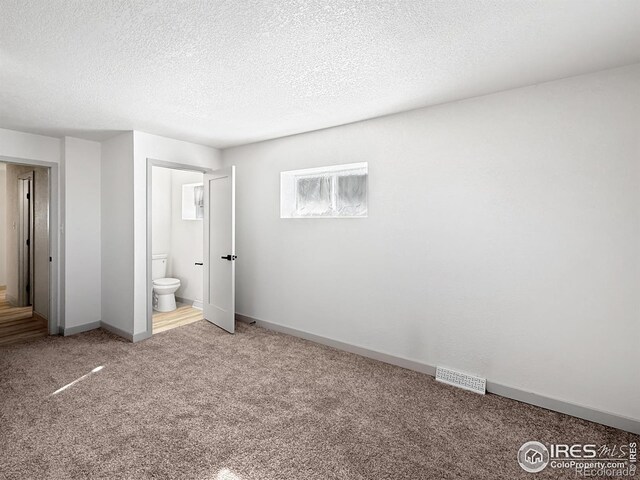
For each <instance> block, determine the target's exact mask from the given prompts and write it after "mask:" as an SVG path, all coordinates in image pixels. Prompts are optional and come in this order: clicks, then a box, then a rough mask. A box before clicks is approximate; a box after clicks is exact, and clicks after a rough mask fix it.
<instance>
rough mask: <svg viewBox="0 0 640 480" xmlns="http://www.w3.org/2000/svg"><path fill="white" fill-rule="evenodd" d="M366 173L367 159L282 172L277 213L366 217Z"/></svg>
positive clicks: (287, 216)
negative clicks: (278, 210)
mask: <svg viewBox="0 0 640 480" xmlns="http://www.w3.org/2000/svg"><path fill="white" fill-rule="evenodd" d="M367 177H368V164H367V163H366V162H365V163H351V164H348V165H334V166H331V167H321V168H309V169H305V170H291V171H288V172H282V173H281V174H280V217H281V218H335V217H348V218H350V217H366V216H367Z"/></svg>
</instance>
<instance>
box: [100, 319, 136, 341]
mask: <svg viewBox="0 0 640 480" xmlns="http://www.w3.org/2000/svg"><path fill="white" fill-rule="evenodd" d="M100 327H101V328H104V329H105V330H107V331H109V332H111V333H113V334H115V335H117V336H119V337H122V338H124V339H126V340H129V341H130V342H133V335H132V334H131V333H129V332H125V331H124V330H122V329H120V328H118V327H114V326H113V325H109V324H108V323H104V322H100Z"/></svg>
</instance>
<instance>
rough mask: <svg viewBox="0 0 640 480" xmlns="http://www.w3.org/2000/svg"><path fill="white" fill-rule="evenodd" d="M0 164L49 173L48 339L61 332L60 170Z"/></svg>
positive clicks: (20, 161) (51, 165)
mask: <svg viewBox="0 0 640 480" xmlns="http://www.w3.org/2000/svg"><path fill="white" fill-rule="evenodd" d="M0 162H2V163H10V164H13V165H24V166H29V167H42V168H48V169H49V211H48V218H47V233H48V237H49V257H50V258H51V260H50V261H49V312H48V314H49V320H48V323H49V335H59V334H61V333H62V331H63V329H64V322H60V319H64V242H62V238H61V236H62V228H61V226H60V228H59V227H58V225H60V219H61V218H63V217H64V211H63V210H62V208H63V207H62V206H61V205H62V203H63V202H61V200H62V199H61V198H60V190H59V185H60V184H59V182H60V180H59V175H60V166H59V164H58V163H56V162H45V161H42V160H31V159H28V158H17V157H9V156H6V155H0Z"/></svg>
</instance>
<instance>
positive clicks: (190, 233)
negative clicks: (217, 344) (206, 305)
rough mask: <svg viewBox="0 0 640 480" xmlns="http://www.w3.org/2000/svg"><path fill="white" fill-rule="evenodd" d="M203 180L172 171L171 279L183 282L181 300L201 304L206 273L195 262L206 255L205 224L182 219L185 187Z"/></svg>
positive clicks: (191, 174) (192, 173)
mask: <svg viewBox="0 0 640 480" xmlns="http://www.w3.org/2000/svg"><path fill="white" fill-rule="evenodd" d="M202 181H203V174H202V173H199V172H188V171H184V170H172V171H171V188H172V196H171V197H172V198H171V204H172V208H171V251H170V268H171V276H172V277H175V278H179V279H180V288H179V289H178V291H177V292H176V296H177V297H180V298H183V299H185V300H197V301H200V302H201V301H202V288H203V286H202V283H203V276H204V272H203V270H202V267H201V266H199V265H196V264H195V263H196V262H202V259H203V254H204V245H203V243H204V230H203V228H202V225H203V222H202V220H183V219H182V185H184V184H188V183H202Z"/></svg>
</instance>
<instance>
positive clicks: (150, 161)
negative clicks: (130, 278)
mask: <svg viewBox="0 0 640 480" xmlns="http://www.w3.org/2000/svg"><path fill="white" fill-rule="evenodd" d="M153 167H163V168H170V169H173V170H186V171H189V172H198V173H202V174H205V173H213V172H215V171H216V170H217V169H218V168H220V167H217V168H209V167H203V166H202V165H194V164H192V163H186V162H170V161H167V160H159V159H157V158H151V157H147V330H146V331H145V332H144V333H143V334H141V335H140V336H141V337H142V338H149V337H151V336H152V335H153V279H152V273H151V268H152V257H153V244H152V243H153V242H152V240H153V238H152V226H153V223H152V211H153V208H151V206H152V205H153V203H152V202H153V198H152V196H153V195H152V190H153V188H152V183H151V175H152V172H153ZM203 277H204V272H203ZM203 293H204V292H203Z"/></svg>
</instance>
